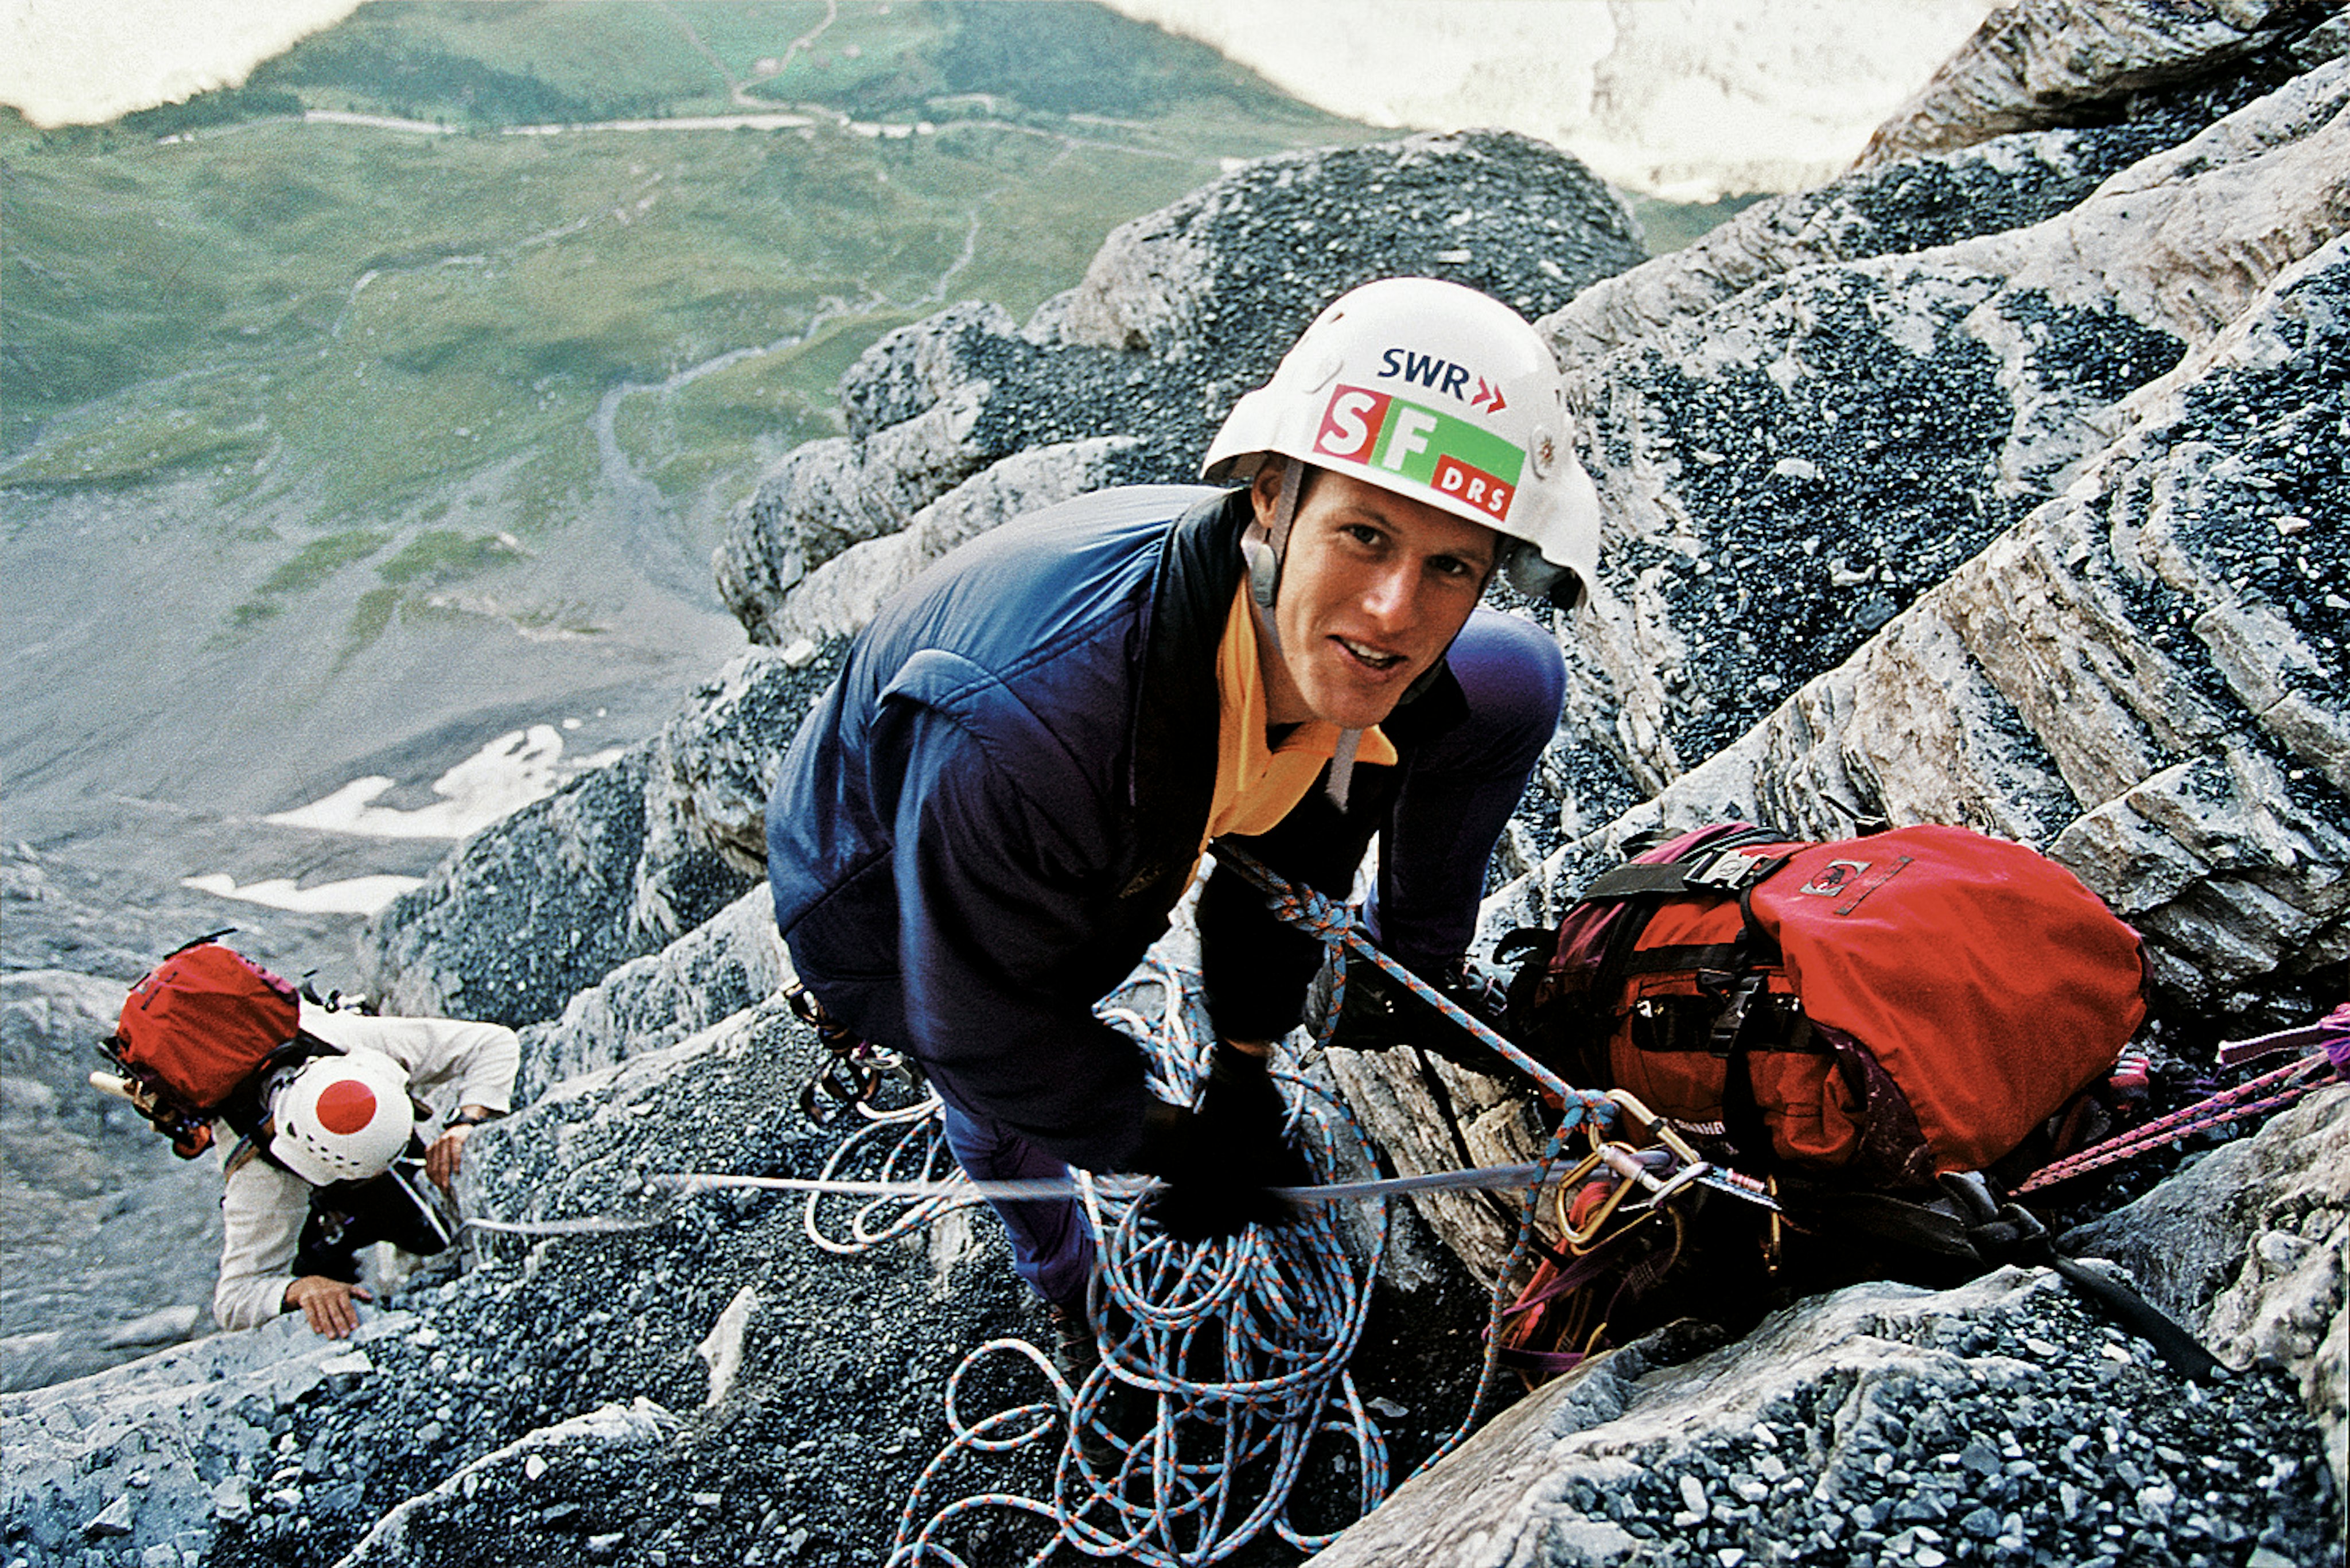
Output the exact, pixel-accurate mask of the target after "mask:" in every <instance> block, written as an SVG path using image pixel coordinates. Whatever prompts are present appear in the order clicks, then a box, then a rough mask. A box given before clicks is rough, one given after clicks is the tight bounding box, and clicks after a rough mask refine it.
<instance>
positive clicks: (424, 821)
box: [262, 724, 563, 838]
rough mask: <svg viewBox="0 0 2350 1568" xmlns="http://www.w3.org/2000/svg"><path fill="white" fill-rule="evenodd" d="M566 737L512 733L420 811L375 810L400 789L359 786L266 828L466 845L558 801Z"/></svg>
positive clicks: (444, 782) (450, 776)
mask: <svg viewBox="0 0 2350 1568" xmlns="http://www.w3.org/2000/svg"><path fill="white" fill-rule="evenodd" d="M562 759H563V734H562V732H560V731H559V730H557V729H556V727H555V726H554V725H552V724H533V725H532V726H531V727H530V728H529V729H527V730H510V731H508V732H506V733H504V734H503V735H501V736H499V737H498V738H497V739H496V740H494V741H492V742H490V743H489V744H488V745H486V746H484V747H483V748H482V749H481V750H480V751H478V752H476V753H473V755H472V756H470V757H468V758H466V759H465V760H464V761H463V762H462V763H458V764H457V765H456V766H455V767H453V768H451V769H450V770H449V771H448V772H447V773H445V774H442V775H441V776H440V777H439V778H437V779H435V780H433V781H432V793H433V794H437V795H439V796H441V797H442V798H441V799H439V800H437V801H435V802H433V803H432V805H426V806H419V807H418V808H417V809H415V810H414V811H401V810H400V809H398V808H397V807H394V806H388V805H375V804H374V802H375V799H376V797H377V796H378V795H380V794H383V793H384V792H385V791H386V790H389V789H390V788H391V787H392V783H393V781H392V780H390V779H388V778H385V777H384V776H382V775H381V774H369V775H368V776H367V777H365V778H358V779H353V780H352V781H351V782H350V783H348V784H345V785H344V786H343V787H342V788H340V789H338V790H337V791H335V793H334V794H330V795H328V796H326V797H325V798H324V799H322V800H315V801H312V802H311V803H310V804H309V805H304V806H296V808H295V809H294V810H292V811H281V812H277V813H275V814H274V815H269V816H265V817H264V818H263V819H262V820H263V821H265V822H270V823H275V824H276V825H277V826H280V827H309V828H316V829H317V830H318V831H319V832H322V833H348V834H354V835H357V836H360V837H363V838H463V837H464V836H466V835H468V834H470V833H476V832H479V831H480V830H481V829H483V828H484V827H487V826H489V825H490V824H492V823H494V822H496V821H498V820H499V819H500V818H502V817H504V816H506V815H510V814H512V813H514V812H515V811H518V810H520V809H521V808H522V807H524V806H525V805H529V804H530V803H531V802H533V801H535V800H543V799H545V798H546V796H548V795H550V794H554V793H555V784H556V764H557V763H560V762H561V761H562Z"/></svg>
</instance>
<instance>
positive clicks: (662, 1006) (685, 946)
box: [482, 886, 791, 1137]
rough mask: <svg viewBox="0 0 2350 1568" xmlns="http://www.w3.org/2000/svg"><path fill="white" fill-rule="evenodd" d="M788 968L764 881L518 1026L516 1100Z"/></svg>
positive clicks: (770, 989)
mask: <svg viewBox="0 0 2350 1568" xmlns="http://www.w3.org/2000/svg"><path fill="white" fill-rule="evenodd" d="M790 975H791V961H790V959H789V957H788V955H786V954H785V951H784V944H783V942H782V940H780V939H778V938H777V936H776V935H775V906H774V904H773V903H772V902H771V901H770V899H769V898H768V894H767V890H766V888H765V887H764V886H761V887H757V888H753V889H752V890H751V891H749V892H747V893H745V894H743V896H742V897H741V898H737V899H736V900H735V901H734V902H733V903H732V904H730V905H728V906H727V907H726V908H725V909H723V910H722V911H721V912H720V913H719V914H717V915H716V916H714V917H712V919H709V920H707V921H705V922H703V923H702V925H701V926H699V927H696V928H695V929H693V930H692V931H691V932H690V933H688V934H687V935H685V936H683V937H681V938H680V939H679V940H676V941H674V942H671V944H670V945H669V946H668V947H666V948H663V949H662V950H660V952H657V953H648V954H646V955H645V956H644V957H642V958H638V959H631V960H629V961H628V962H627V963H624V964H622V965H621V966H620V967H619V968H618V969H616V970H614V971H612V972H611V973H610V974H608V975H606V976H605V977H604V979H603V980H602V981H599V982H598V983H597V984H596V985H594V986H592V987H591V988H589V989H588V990H587V991H583V992H580V993H579V994H578V995H577V996H575V997H573V998H572V999H571V1000H570V1002H567V1003H566V1004H565V1006H564V1009H563V1016H562V1017H560V1018H556V1019H550V1020H548V1021H547V1022H546V1023H534V1024H532V1025H530V1026H529V1027H527V1028H525V1030H523V1031H522V1056H523V1061H522V1071H521V1073H520V1074H519V1075H517V1076H516V1078H515V1102H516V1103H517V1104H522V1103H525V1102H527V1101H530V1100H535V1099H536V1098H537V1097H538V1096H539V1095H540V1094H541V1093H543V1092H544V1091H546V1089H547V1088H548V1087H550V1086H551V1085H554V1084H556V1083H558V1082H560V1081H562V1080H564V1079H567V1078H574V1077H577V1076H579V1075H582V1074H586V1073H592V1072H595V1071H597V1070H598V1069H601V1068H604V1067H608V1066H611V1065H613V1064H617V1063H619V1062H623V1061H626V1060H628V1059H629V1057H631V1056H635V1055H640V1054H643V1053H645V1052H648V1051H657V1050H660V1049H661V1048H663V1047H665V1046H669V1045H674V1044H677V1043H678V1042H680V1041H681V1040H683V1039H685V1038H686V1037H687V1036H689V1035H692V1034H698V1033H701V1032H702V1030H704V1029H707V1028H709V1027H710V1026H711V1025H712V1024H714V1023H719V1022H720V1021H722V1020H723V1019H725V1018H726V1017H728V1016H729V1015H731V1014H733V1013H736V1012H742V1011H743V1009H745V1008H748V1007H751V1006H754V1005H755V1004H756V1003H758V1002H763V1001H764V1000H765V999H766V998H768V997H769V996H772V995H773V994H775V991H776V990H777V989H778V988H779V987H780V986H782V985H783V983H784V982H785V980H787V979H789V978H790ZM482 1136H484V1137H487V1136H488V1134H487V1133H484V1134H483V1135H482Z"/></svg>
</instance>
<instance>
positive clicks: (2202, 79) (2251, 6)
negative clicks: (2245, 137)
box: [1860, 0, 2350, 168]
mask: <svg viewBox="0 0 2350 1568" xmlns="http://www.w3.org/2000/svg"><path fill="white" fill-rule="evenodd" d="M2313 35H2314V36H2313ZM2345 42H2350V38H2345V34H2344V31H2343V28H2342V23H2341V17H2340V16H2339V8H2338V7H2336V6H2334V5H2324V4H2310V3H2308V0H2221V3H2220V4H2212V5H2094V4H2091V5H2084V4H2080V3H2078V0H2017V3H2016V4H2013V5H2002V6H2000V7H1999V8H1998V9H1996V10H1994V11H1993V12H1991V15H1990V16H1987V17H1985V18H1984V19H1983V24H1982V26H1981V27H1979V28H1978V29H1976V31H1975V35H1974V36H1972V37H1971V38H1970V39H1968V40H1967V42H1966V44H1965V45H1964V46H1963V47H1960V50H1959V52H1958V53H1957V54H1955V55H1953V56H1951V57H1950V60H1949V61H1948V62H1947V63H1946V64H1945V65H1944V66H1943V67H1942V68H1941V69H1940V70H1939V71H1936V72H1935V73H1934V75H1933V77H1932V78H1931V79H1930V80H1929V81H1928V82H1927V83H1926V85H1925V86H1924V87H1923V88H1919V89H1918V94H1917V96H1916V97H1915V98H1913V99H1910V100H1909V101H1908V103H1906V104H1904V105H1902V106H1901V108H1899V109H1896V110H1894V111H1893V113H1892V115H1891V116H1890V117H1889V118H1887V120H1886V121H1885V123H1884V124H1883V125H1880V126H1878V127H1877V130H1876V132H1875V133H1874V134H1873V135H1871V136H1870V138H1869V140H1868V146H1867V148H1866V151H1863V152H1862V154H1861V157H1860V166H1861V167H1862V168H1868V167H1871V166H1873V165H1875V164H1878V163H1884V162H1888V161H1892V160H1894V159H1898V158H1904V157H1908V156H1911V155H1913V154H1916V153H1919V152H1939V151H1947V150H1949V149H1950V148H1954V147H1965V146H1969V145H1971V144H1972V143H1975V142H1978V141H1981V140H1984V139H1985V138H1987V137H1992V136H1998V135H2001V134H2002V133H2004V132H2007V131H2012V130H2038V129H2040V128H2043V127H2046V126H2061V125H2090V124H2096V123H2099V122H2101V121H2104V120H2108V119H2116V118H2119V117H2121V116H2123V115H2129V114H2134V113H2137V112H2142V103H2143V100H2144V99H2146V98H2147V96H2149V95H2151V94H2156V93H2159V92H2161V91H2162V90H2163V89H2170V90H2171V92H2172V93H2174V94H2176V93H2177V92H2178V89H2181V88H2193V87H2195V86H2198V85H2200V84H2207V83H2209V84H2214V85H2215V86H2217V87H2218V88H2219V89H2220V90H2221V91H2226V90H2228V89H2229V88H2232V87H2233V86H2234V85H2235V84H2238V83H2241V82H2244V81H2247V80H2251V81H2254V82H2259V81H2262V80H2264V79H2265V80H2269V81H2273V80H2274V79H2276V78H2278V77H2280V76H2289V75H2291V74H2293V72H2294V71H2296V70H2299V69H2305V68H2307V67H2310V66H2314V65H2316V64H2319V63H2320V62H2322V61H2323V60H2325V59H2327V58H2330V57H2334V56H2335V55H2339V54H2340V53H2342V51H2343V48H2344V46H2345Z"/></svg>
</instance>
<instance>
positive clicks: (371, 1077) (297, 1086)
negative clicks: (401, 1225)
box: [269, 1050, 416, 1187]
mask: <svg viewBox="0 0 2350 1568" xmlns="http://www.w3.org/2000/svg"><path fill="white" fill-rule="evenodd" d="M273 1117H274V1121H275V1127H274V1130H273V1131H272V1133H271V1135H270V1143H269V1151H270V1153H271V1154H273V1155H275V1156H276V1158H277V1159H278V1161H279V1162H280V1163H281V1164H283V1165H284V1166H285V1167H286V1169H288V1170H290V1171H292V1172H293V1173H294V1174H295V1175H296V1176H298V1177H300V1178H301V1179H303V1180H305V1181H307V1182H308V1183H310V1184H311V1185H312V1186H313V1187H325V1186H327V1185H328V1183H330V1182H336V1181H364V1180H366V1179H368V1178H369V1177H371V1176H380V1175H381V1174H383V1172H384V1171H385V1170H386V1169H388V1168H390V1165H391V1162H392V1161H393V1160H394V1159H396V1158H399V1156H400V1151H401V1150H402V1149H404V1148H406V1147H408V1140H409V1138H410V1137H411V1135H412V1134H413V1133H414V1132H415V1130H416V1105H415V1102H414V1101H412V1100H411V1099H410V1098H409V1096H408V1074H407V1072H406V1071H405V1070H404V1069H403V1068H402V1067H401V1066H400V1064H399V1063H397V1062H395V1061H393V1060H392V1059H391V1058H390V1057H389V1056H387V1055H385V1054H383V1053H381V1052H380V1051H364V1050H362V1051H353V1052H351V1053H350V1054H348V1055H342V1056H317V1057H314V1058H312V1059H311V1060H309V1061H307V1062H305V1063H303V1064H302V1065H301V1066H299V1067H297V1068H296V1069H295V1070H294V1072H293V1073H292V1074H291V1075H288V1076H287V1078H286V1081H285V1083H284V1084H283V1085H280V1086H279V1087H278V1089H277V1092H276V1096H275V1100H274V1106H273Z"/></svg>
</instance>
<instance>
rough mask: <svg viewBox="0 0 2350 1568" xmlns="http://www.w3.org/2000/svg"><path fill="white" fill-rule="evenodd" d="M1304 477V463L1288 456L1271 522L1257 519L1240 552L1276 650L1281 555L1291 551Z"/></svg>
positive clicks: (1261, 621)
mask: <svg viewBox="0 0 2350 1568" xmlns="http://www.w3.org/2000/svg"><path fill="white" fill-rule="evenodd" d="M1304 483H1305V464H1304V463H1302V462H1298V461H1297V460H1296V459H1295V458H1294V457H1293V458H1288V459H1285V460H1284V462H1283V463H1282V468H1281V495H1280V498H1279V499H1278V500H1276V501H1275V502H1274V504H1273V521H1272V523H1271V524H1266V523H1263V522H1261V521H1260V522H1255V523H1252V524H1249V525H1248V528H1247V530H1246V531H1245V532H1243V534H1242V535H1241V555H1242V556H1243V558H1244V559H1245V560H1246V561H1247V563H1248V575H1249V599H1250V601H1251V602H1252V603H1253V604H1254V605H1255V606H1256V619H1257V625H1259V626H1260V627H1262V628H1264V634H1265V636H1266V638H1268V639H1270V640H1271V643H1272V646H1273V647H1274V648H1275V649H1278V648H1280V647H1281V628H1278V627H1276V626H1275V625H1274V620H1273V601H1274V597H1275V596H1276V595H1278V594H1279V593H1280V591H1281V562H1282V557H1283V556H1286V555H1288V554H1289V528H1290V524H1293V523H1295V521H1296V520H1297V492H1298V490H1299V488H1300V487H1301V486H1302V485H1303V484H1304Z"/></svg>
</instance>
